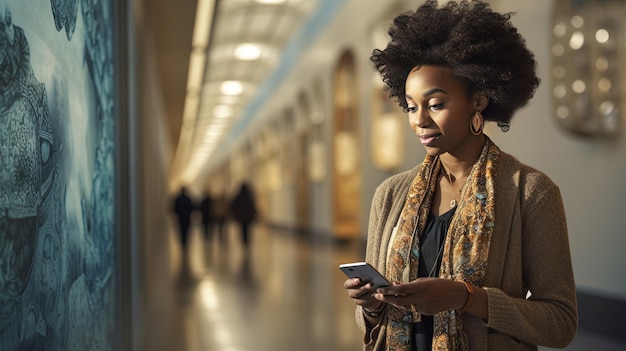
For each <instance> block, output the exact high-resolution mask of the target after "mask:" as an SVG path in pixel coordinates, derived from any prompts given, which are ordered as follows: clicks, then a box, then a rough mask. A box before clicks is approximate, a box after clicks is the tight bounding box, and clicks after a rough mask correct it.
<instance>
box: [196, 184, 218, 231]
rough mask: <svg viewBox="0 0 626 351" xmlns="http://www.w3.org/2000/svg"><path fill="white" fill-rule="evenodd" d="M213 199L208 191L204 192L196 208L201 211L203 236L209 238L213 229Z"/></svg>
mask: <svg viewBox="0 0 626 351" xmlns="http://www.w3.org/2000/svg"><path fill="white" fill-rule="evenodd" d="M214 207H215V201H214V200H213V198H211V195H210V194H209V193H205V194H204V197H203V198H202V201H201V202H200V207H199V208H198V210H199V211H200V213H202V227H203V229H204V238H205V239H207V240H209V239H210V238H211V233H212V231H213V223H214V221H215V208H214Z"/></svg>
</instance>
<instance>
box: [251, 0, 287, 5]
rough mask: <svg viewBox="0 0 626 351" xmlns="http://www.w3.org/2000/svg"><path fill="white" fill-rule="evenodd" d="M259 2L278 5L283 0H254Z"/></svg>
mask: <svg viewBox="0 0 626 351" xmlns="http://www.w3.org/2000/svg"><path fill="white" fill-rule="evenodd" d="M256 2H258V3H259V4H267V5H278V4H282V3H284V2H285V0H256Z"/></svg>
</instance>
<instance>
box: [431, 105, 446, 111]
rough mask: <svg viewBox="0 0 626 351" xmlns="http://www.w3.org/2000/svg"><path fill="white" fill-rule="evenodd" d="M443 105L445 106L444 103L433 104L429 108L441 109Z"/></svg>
mask: <svg viewBox="0 0 626 351" xmlns="http://www.w3.org/2000/svg"><path fill="white" fill-rule="evenodd" d="M442 107H443V104H432V105H430V106H428V108H429V109H431V110H440V109H441V108H442Z"/></svg>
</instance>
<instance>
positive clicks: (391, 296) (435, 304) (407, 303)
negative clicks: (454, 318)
mask: <svg viewBox="0 0 626 351" xmlns="http://www.w3.org/2000/svg"><path fill="white" fill-rule="evenodd" d="M374 298H376V299H377V300H380V301H382V302H386V303H390V304H392V305H395V306H397V307H400V308H404V309H409V310H410V309H411V305H415V308H416V309H417V311H418V312H420V313H423V314H425V315H434V314H436V313H439V312H441V311H446V310H450V309H460V308H462V307H463V305H464V304H465V301H466V300H467V298H468V292H467V289H466V288H465V285H464V284H463V283H461V282H458V281H454V280H449V279H442V278H418V279H416V280H414V281H412V282H410V283H406V284H397V285H392V286H388V287H384V288H379V289H377V290H376V293H375V294H374Z"/></svg>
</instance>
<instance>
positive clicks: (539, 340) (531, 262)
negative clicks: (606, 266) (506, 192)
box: [485, 172, 578, 348]
mask: <svg viewBox="0 0 626 351" xmlns="http://www.w3.org/2000/svg"><path fill="white" fill-rule="evenodd" d="M521 183H523V184H520V194H519V195H520V200H519V201H520V205H519V207H518V211H519V212H520V213H521V221H520V223H521V228H519V229H516V228H511V234H510V235H512V236H513V235H520V236H521V238H520V239H519V240H518V241H516V242H519V243H520V245H521V248H519V249H520V250H521V256H520V257H521V276H522V280H523V282H522V288H523V291H522V293H523V294H522V296H519V297H513V295H512V294H507V293H506V292H504V291H503V290H501V289H498V288H490V287H485V290H486V291H487V296H488V308H489V320H488V321H487V322H486V323H485V326H486V327H489V328H492V329H493V330H495V331H498V332H501V333H504V334H507V335H509V336H511V337H513V338H515V339H518V340H521V341H523V342H526V343H529V344H533V345H543V346H547V347H554V348H562V347H565V346H567V345H568V344H569V343H570V342H571V340H572V339H573V338H574V335H575V333H576V329H577V325H578V315H577V307H576V287H575V283H574V274H573V271H572V263H571V256H570V249H569V240H568V234H567V224H566V219H565V211H564V208H563V202H562V199H561V194H560V191H559V189H558V187H557V186H556V185H555V184H554V183H552V181H551V180H549V178H548V177H547V176H545V175H543V174H542V173H540V172H534V173H533V172H531V174H530V175H529V176H528V177H526V178H523V180H522V181H521ZM496 220H497V219H496ZM516 230H517V231H520V232H519V233H516ZM516 270H517V269H515V270H513V271H516ZM504 274H505V276H504V277H503V279H507V276H506V275H507V274H511V275H515V276H516V275H518V274H517V272H510V271H505V273H504ZM509 278H510V277H509ZM527 292H528V293H529V294H527Z"/></svg>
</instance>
